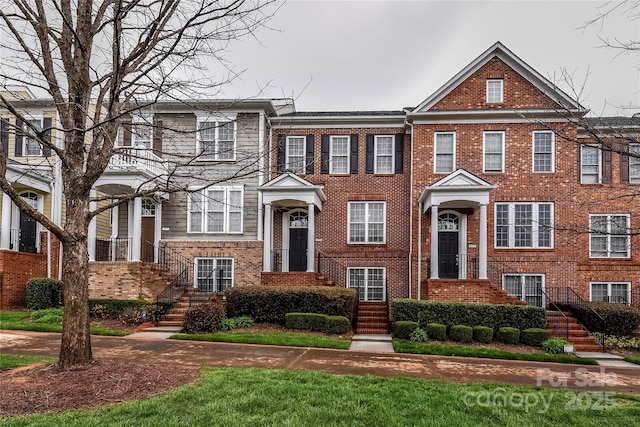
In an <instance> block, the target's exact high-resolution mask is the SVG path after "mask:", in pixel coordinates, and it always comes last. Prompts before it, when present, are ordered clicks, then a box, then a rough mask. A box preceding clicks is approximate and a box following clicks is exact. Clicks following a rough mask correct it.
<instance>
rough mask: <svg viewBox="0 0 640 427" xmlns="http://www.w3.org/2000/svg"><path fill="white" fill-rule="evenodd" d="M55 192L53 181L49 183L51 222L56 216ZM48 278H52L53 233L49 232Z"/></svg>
mask: <svg viewBox="0 0 640 427" xmlns="http://www.w3.org/2000/svg"><path fill="white" fill-rule="evenodd" d="M54 190H55V185H54V184H53V181H51V182H50V183H49V197H51V214H50V215H51V216H50V218H51V220H53V218H54V215H55V207H56V206H55V205H56V199H55V198H54V197H53V196H54V194H53V192H54ZM47 277H48V278H51V231H49V230H47Z"/></svg>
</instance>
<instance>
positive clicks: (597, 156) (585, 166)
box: [580, 145, 602, 184]
mask: <svg viewBox="0 0 640 427" xmlns="http://www.w3.org/2000/svg"><path fill="white" fill-rule="evenodd" d="M601 171H602V155H601V152H600V147H598V146H596V145H583V146H581V147H580V182H581V183H582V184H599V183H600V182H601V176H602V175H601Z"/></svg>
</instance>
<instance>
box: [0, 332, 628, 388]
mask: <svg viewBox="0 0 640 427" xmlns="http://www.w3.org/2000/svg"><path fill="white" fill-rule="evenodd" d="M60 338H61V335H60V334H54V333H43V332H26V331H0V350H1V351H2V353H6V354H21V355H42V356H50V357H57V356H58V353H59V351H60ZM91 343H92V349H93V355H94V357H95V358H96V359H97V360H98V361H99V362H103V363H109V361H110V360H118V361H129V362H132V363H148V364H171V365H173V366H175V367H176V369H180V366H184V365H192V366H219V367H223V366H226V367H243V368H246V367H257V368H275V369H293V370H315V371H323V372H327V373H330V374H340V375H342V374H351V375H377V376H383V377H390V376H404V377H418V378H425V379H434V380H444V381H450V382H457V383H492V384H522V385H529V386H543V387H554V388H558V387H559V386H558V384H559V383H562V388H572V389H576V390H582V391H612V392H618V393H627V394H640V369H636V368H627V367H604V366H585V365H566V364H558V363H540V362H525V361H514V360H492V359H476V358H464V357H443V356H427V355H418V354H398V353H383V352H371V351H344V350H330V349H316V348H302V347H280V346H263V345H253V344H228V343H213V342H201V341H178V340H166V339H156V338H149V337H146V338H145V337H138V339H132V338H131V337H129V338H124V337H106V336H92V337H91ZM559 378H562V379H565V380H566V381H562V382H559V381H558V379H559ZM585 379H587V380H589V381H585Z"/></svg>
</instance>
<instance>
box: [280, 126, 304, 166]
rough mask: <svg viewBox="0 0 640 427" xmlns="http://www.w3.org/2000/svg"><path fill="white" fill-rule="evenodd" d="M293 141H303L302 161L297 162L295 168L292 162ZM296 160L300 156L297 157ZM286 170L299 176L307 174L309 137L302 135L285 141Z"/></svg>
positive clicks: (288, 137) (293, 136)
mask: <svg viewBox="0 0 640 427" xmlns="http://www.w3.org/2000/svg"><path fill="white" fill-rule="evenodd" d="M293 140H302V160H301V161H298V160H296V163H295V166H294V162H293V161H292V160H291V151H290V147H291V145H290V142H291V141H293ZM295 157H296V158H297V157H299V156H295ZM284 163H285V169H286V170H288V171H291V172H292V173H297V174H305V173H306V172H307V137H306V136H302V135H292V136H287V139H286V141H285V162H284Z"/></svg>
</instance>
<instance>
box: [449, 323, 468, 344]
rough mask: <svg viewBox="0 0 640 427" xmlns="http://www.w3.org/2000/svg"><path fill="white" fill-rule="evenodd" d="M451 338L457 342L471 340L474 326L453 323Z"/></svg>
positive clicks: (450, 331)
mask: <svg viewBox="0 0 640 427" xmlns="http://www.w3.org/2000/svg"><path fill="white" fill-rule="evenodd" d="M449 338H451V339H452V340H453V341H456V342H471V339H472V338H473V328H472V327H471V326H466V325H453V326H452V327H451V329H450V330H449Z"/></svg>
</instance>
